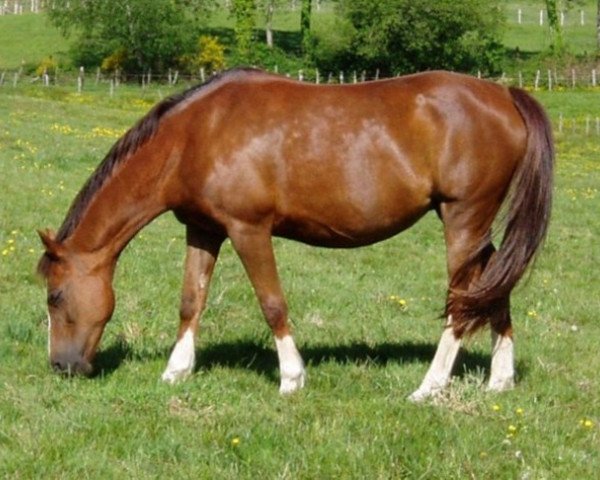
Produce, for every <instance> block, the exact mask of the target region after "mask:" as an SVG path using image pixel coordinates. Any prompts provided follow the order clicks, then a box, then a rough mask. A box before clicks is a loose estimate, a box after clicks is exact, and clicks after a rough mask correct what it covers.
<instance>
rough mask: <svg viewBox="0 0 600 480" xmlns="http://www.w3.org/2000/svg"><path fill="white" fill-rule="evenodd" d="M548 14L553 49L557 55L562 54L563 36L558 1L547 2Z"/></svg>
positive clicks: (550, 0) (547, 0)
mask: <svg viewBox="0 0 600 480" xmlns="http://www.w3.org/2000/svg"><path fill="white" fill-rule="evenodd" d="M546 13H547V14H548V25H549V27H550V32H551V34H552V49H553V50H554V52H555V53H561V52H562V51H563V36H562V26H561V24H560V20H559V18H558V7H557V5H556V0H546Z"/></svg>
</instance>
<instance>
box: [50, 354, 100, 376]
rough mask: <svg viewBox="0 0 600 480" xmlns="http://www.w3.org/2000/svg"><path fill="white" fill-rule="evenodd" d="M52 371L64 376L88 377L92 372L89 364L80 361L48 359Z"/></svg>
mask: <svg viewBox="0 0 600 480" xmlns="http://www.w3.org/2000/svg"><path fill="white" fill-rule="evenodd" d="M50 366H51V367H52V369H53V370H54V371H55V372H57V373H60V374H62V375H65V376H68V377H70V376H73V375H84V376H86V377H89V376H90V375H91V374H92V372H93V367H92V364H91V363H90V362H87V361H85V360H83V359H82V358H80V359H66V358H52V359H50Z"/></svg>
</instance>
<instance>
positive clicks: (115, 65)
mask: <svg viewBox="0 0 600 480" xmlns="http://www.w3.org/2000/svg"><path fill="white" fill-rule="evenodd" d="M126 62H127V50H125V48H123V47H121V48H118V49H117V50H115V51H114V52H113V53H111V54H110V55H109V56H108V57H106V58H104V59H103V60H102V64H101V66H100V68H101V69H102V71H103V72H108V73H113V72H115V71H117V70H122V69H123V67H124V66H125V64H126Z"/></svg>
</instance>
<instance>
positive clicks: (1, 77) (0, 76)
mask: <svg viewBox="0 0 600 480" xmlns="http://www.w3.org/2000/svg"><path fill="white" fill-rule="evenodd" d="M5 74H6V71H3V72H2V73H1V74H0V87H1V86H2V85H4V75H5Z"/></svg>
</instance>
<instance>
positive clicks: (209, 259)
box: [162, 227, 223, 383]
mask: <svg viewBox="0 0 600 480" xmlns="http://www.w3.org/2000/svg"><path fill="white" fill-rule="evenodd" d="M222 242H223V240H222V239H220V238H219V239H216V238H212V237H207V236H206V235H202V234H198V233H197V232H194V231H193V229H191V228H190V227H188V229H187V253H186V259H185V270H184V276H183V292H182V295H181V307H180V310H179V316H180V323H179V332H178V333H177V342H176V343H175V347H174V348H173V352H172V353H171V356H170V357H169V362H168V364H167V368H166V369H165V371H164V373H163V374H162V379H163V380H164V381H165V382H169V383H175V382H176V381H178V380H181V379H183V378H185V377H187V376H188V375H190V373H192V371H193V370H194V365H195V361H196V352H195V345H194V343H195V342H194V339H195V336H196V332H197V331H198V322H199V318H200V315H201V313H202V311H203V310H204V306H205V305H206V297H207V294H208V286H209V283H210V279H211V277H212V273H213V271H214V266H215V262H216V261H217V256H218V254H219V249H220V247H221V244H222Z"/></svg>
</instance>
